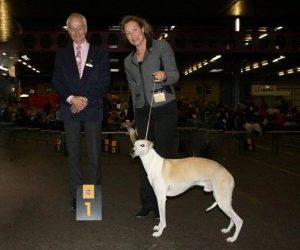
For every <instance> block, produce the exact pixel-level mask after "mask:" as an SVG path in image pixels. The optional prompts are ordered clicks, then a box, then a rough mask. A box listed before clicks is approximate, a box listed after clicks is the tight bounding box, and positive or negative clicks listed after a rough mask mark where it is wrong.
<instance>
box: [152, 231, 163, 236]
mask: <svg viewBox="0 0 300 250" xmlns="http://www.w3.org/2000/svg"><path fill="white" fill-rule="evenodd" d="M161 234H162V230H159V231H157V232H154V233H153V234H152V236H153V237H159V236H161Z"/></svg>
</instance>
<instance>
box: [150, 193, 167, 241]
mask: <svg viewBox="0 0 300 250" xmlns="http://www.w3.org/2000/svg"><path fill="white" fill-rule="evenodd" d="M166 200H167V198H166V196H161V197H157V205H158V210H159V224H158V225H157V226H155V227H154V228H153V230H156V231H157V232H154V233H153V234H152V236H154V237H159V236H161V234H162V232H163V230H164V228H165V227H166V225H167V224H166Z"/></svg>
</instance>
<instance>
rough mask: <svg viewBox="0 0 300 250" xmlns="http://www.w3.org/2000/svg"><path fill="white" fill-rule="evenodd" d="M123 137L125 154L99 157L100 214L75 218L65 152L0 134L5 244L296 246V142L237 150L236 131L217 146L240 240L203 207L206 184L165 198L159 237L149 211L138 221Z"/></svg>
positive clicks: (133, 169)
mask: <svg viewBox="0 0 300 250" xmlns="http://www.w3.org/2000/svg"><path fill="white" fill-rule="evenodd" d="M119 139H120V144H121V152H120V153H119V154H114V155H112V154H109V153H103V157H102V164H103V184H102V196H103V220H102V221H76V219H75V213H74V212H72V211H71V209H70V206H69V205H70V204H69V203H70V198H69V191H68V170H67V159H66V157H64V156H63V154H62V153H60V152H57V151H55V150H54V146H53V145H51V144H46V143H36V142H34V141H32V142H25V141H24V140H23V139H22V140H21V139H20V140H16V141H15V142H13V143H7V141H6V140H4V139H3V137H2V140H0V164H1V165H0V169H1V175H0V186H1V201H2V202H1V203H0V216H1V220H0V232H1V233H0V249H31V250H32V249H108V250H110V249H122V250H123V249H124V250H127V249H128V250H135V249H163V250H168V249H176V250H177V249H178V250H183V249H197V250H198V249H199V250H200V249H201V250H202V249H203V250H210V249H211V250H215V249H222V250H223V249H231V250H234V249H242V250H247V249H249V250H250V249H251V250H253V249H255V250H260V249H263V250H266V249H272V250H274V249H289V250H293V249H299V246H300V213H299V212H300V181H299V180H300V165H299V164H300V163H299V162H300V161H299V160H300V154H299V153H300V149H299V145H300V143H299V142H300V139H299V138H295V136H293V137H291V138H287V139H286V140H285V141H282V142H281V144H280V146H281V147H280V152H279V154H278V155H276V154H274V153H272V152H271V148H270V146H271V138H270V137H268V135H263V136H261V137H259V138H258V139H257V144H256V146H257V147H256V151H255V152H245V153H242V154H241V153H239V151H238V147H237V141H236V140H235V138H234V137H233V136H231V135H227V136H225V135H223V136H222V138H221V140H220V141H221V142H222V143H217V144H218V145H216V147H215V148H214V147H213V151H214V158H215V159H217V160H218V161H219V162H220V163H222V164H223V165H224V166H225V167H226V168H227V169H228V170H229V171H230V172H231V173H232V175H233V176H234V178H235V183H236V186H235V189H234V194H233V208H234V209H235V211H236V212H237V213H238V214H239V215H240V216H241V217H242V219H243V220H244V226H243V228H242V230H241V233H240V236H239V238H238V240H237V241H236V242H234V243H228V242H226V237H227V236H226V235H224V234H222V233H221V232H220V229H221V228H223V227H225V226H227V225H228V222H229V220H228V218H227V217H226V216H225V215H224V214H223V213H222V212H221V211H220V210H219V209H218V208H215V209H214V210H212V211H211V212H209V213H207V212H205V209H206V208H207V207H209V206H210V205H211V204H212V202H213V197H212V195H211V194H210V193H205V192H204V191H203V190H202V189H201V188H192V189H190V190H188V191H187V192H186V193H184V194H183V195H180V196H178V197H175V198H170V199H168V202H167V227H166V229H165V230H164V232H163V234H162V236H161V237H160V238H153V237H152V228H153V226H154V225H155V224H156V223H157V221H155V220H154V218H153V216H152V215H151V216H149V217H147V218H145V219H143V220H139V219H136V218H135V213H136V212H137V210H138V208H139V198H138V195H139V194H138V190H139V188H138V183H139V181H138V176H139V175H138V160H131V159H130V157H129V155H128V150H129V148H130V143H129V139H128V138H127V137H125V136H124V137H122V136H121V138H119ZM291 143H293V144H292V146H291ZM288 145H289V146H288ZM293 145H294V146H293Z"/></svg>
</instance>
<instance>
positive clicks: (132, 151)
mask: <svg viewBox="0 0 300 250" xmlns="http://www.w3.org/2000/svg"><path fill="white" fill-rule="evenodd" d="M129 154H130V156H131V157H132V158H134V157H136V154H135V150H134V148H132V149H131V150H130V153H129Z"/></svg>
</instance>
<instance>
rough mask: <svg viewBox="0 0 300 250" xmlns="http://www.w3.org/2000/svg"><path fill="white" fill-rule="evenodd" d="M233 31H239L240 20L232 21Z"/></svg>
mask: <svg viewBox="0 0 300 250" xmlns="http://www.w3.org/2000/svg"><path fill="white" fill-rule="evenodd" d="M234 31H236V32H239V31H240V19H239V18H238V17H237V18H236V19H235V21H234Z"/></svg>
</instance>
